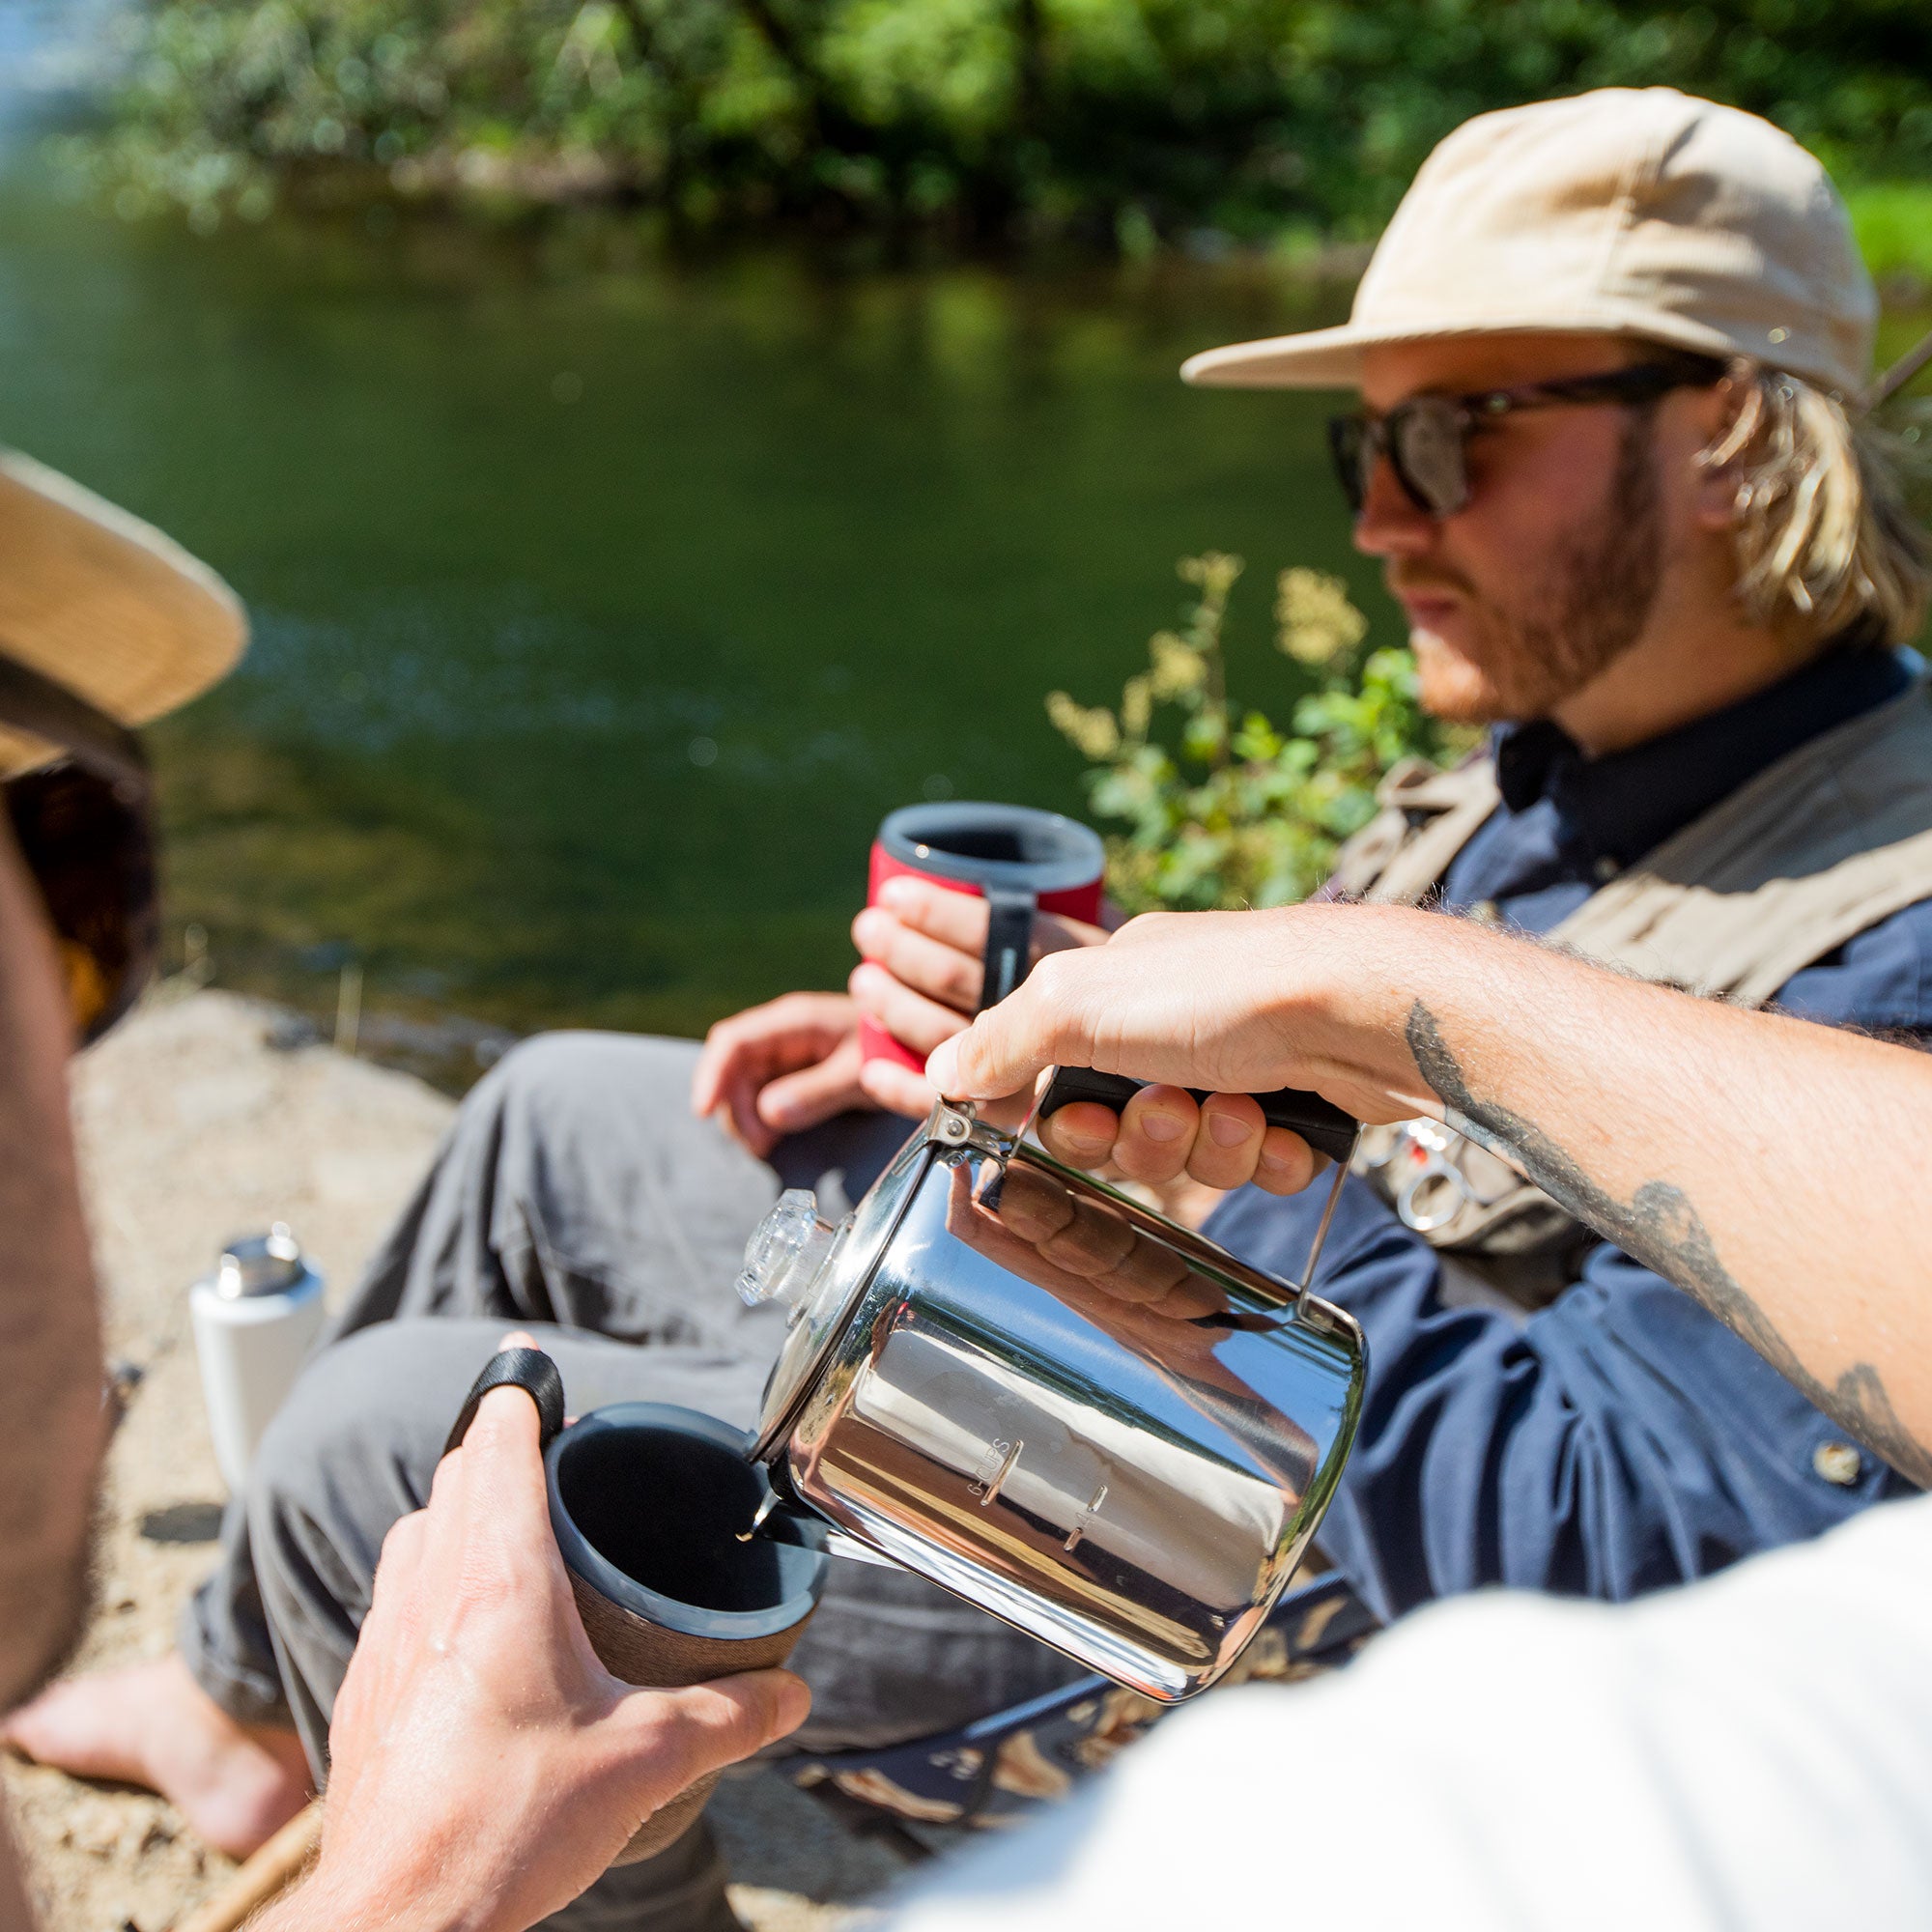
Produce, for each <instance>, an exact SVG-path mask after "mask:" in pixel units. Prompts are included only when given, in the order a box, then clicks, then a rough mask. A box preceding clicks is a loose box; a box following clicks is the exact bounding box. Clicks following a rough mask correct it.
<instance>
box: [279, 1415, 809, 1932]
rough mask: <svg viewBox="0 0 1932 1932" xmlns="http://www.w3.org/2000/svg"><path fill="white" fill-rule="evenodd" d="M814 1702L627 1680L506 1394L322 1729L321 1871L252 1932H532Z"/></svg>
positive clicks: (533, 1426) (392, 1574)
mask: <svg viewBox="0 0 1932 1932" xmlns="http://www.w3.org/2000/svg"><path fill="white" fill-rule="evenodd" d="M809 1706H810V1697H809V1695H808V1693H807V1691H806V1689H805V1687H804V1685H802V1684H801V1683H800V1682H799V1681H798V1679H797V1678H795V1677H793V1676H791V1675H789V1673H787V1672H785V1671H781V1670H760V1671H752V1672H748V1673H747V1674H745V1675H743V1676H739V1677H728V1678H725V1679H722V1680H720V1681H719V1682H717V1683H714V1684H700V1685H696V1686H695V1687H693V1688H692V1689H690V1690H636V1689H634V1688H633V1687H632V1686H630V1685H628V1684H625V1683H622V1682H620V1681H619V1680H618V1679H617V1678H615V1677H612V1676H611V1674H610V1672H609V1671H607V1670H606V1669H605V1668H604V1666H603V1665H602V1664H601V1663H600V1662H598V1661H597V1656H596V1653H595V1652H594V1651H592V1649H591V1648H590V1641H589V1639H588V1638H587V1637H586V1636H585V1635H584V1634H583V1625H582V1621H581V1620H580V1618H579V1616H578V1613H577V1606H576V1604H575V1602H574V1601H573V1599H572V1597H571V1593H570V1584H569V1580H568V1577H567V1576H566V1573H565V1571H564V1567H563V1561H562V1558H561V1557H560V1556H559V1555H558V1554H557V1549H556V1544H555V1542H554V1538H553V1537H552V1534H551V1527H550V1516H549V1511H548V1507H547V1504H546V1500H545V1492H544V1474H543V1463H542V1459H541V1457H540V1456H539V1454H538V1449H537V1415H536V1409H535V1407H534V1406H532V1404H531V1402H530V1400H529V1398H528V1397H527V1396H526V1395H525V1394H524V1393H523V1392H522V1391H520V1390H517V1389H497V1390H494V1391H493V1392H492V1393H491V1394H489V1395H488V1396H486V1397H485V1398H484V1399H483V1403H482V1406H480V1407H479V1408H478V1409H477V1412H476V1419H475V1421H474V1422H473V1423H472V1424H471V1425H470V1428H469V1435H467V1436H466V1437H465V1439H464V1444H463V1447H462V1448H461V1449H459V1450H457V1451H456V1452H455V1453H454V1454H452V1455H450V1456H447V1457H445V1458H444V1459H443V1462H442V1463H441V1466H440V1468H439V1469H438V1470H437V1473H436V1481H435V1485H434V1487H433V1489H432V1490H431V1492H430V1501H429V1507H428V1508H427V1509H425V1510H419V1511H418V1512H417V1513H416V1514H415V1515H413V1516H409V1517H405V1518H404V1519H403V1520H402V1521H400V1522H399V1523H397V1524H396V1526H395V1527H394V1528H393V1529H392V1530H391V1531H390V1532H389V1535H388V1539H387V1541H386V1542H385V1543H384V1546H383V1560H382V1563H381V1566H380V1567H379V1568H378V1570H377V1573H376V1589H375V1597H374V1601H373V1602H372V1604H371V1605H370V1609H369V1614H368V1617H367V1618H366V1619H365V1620H364V1622H363V1625H362V1632H361V1635H360V1637H359V1639H358V1640H357V1643H356V1646H355V1657H354V1659H353V1660H352V1661H351V1663H350V1666H349V1675H348V1677H347V1678H346V1679H345V1680H344V1682H343V1686H342V1690H341V1694H340V1695H339V1696H338V1698H337V1699H336V1705H335V1714H334V1720H333V1723H332V1724H331V1726H330V1730H329V1752H330V1758H331V1770H330V1776H329V1781H328V1798H327V1811H326V1814H325V1817H326V1823H325V1825H324V1830H323V1841H322V1857H321V1861H320V1862H319V1863H318V1865H317V1867H316V1871H315V1874H314V1876H313V1877H312V1878H311V1879H310V1880H309V1882H308V1883H307V1884H306V1885H305V1886H303V1887H302V1888H301V1889H299V1890H298V1892H296V1893H294V1894H293V1895H292V1896H291V1897H290V1898H289V1899H288V1900H287V1901H286V1903H284V1904H283V1905H281V1906H279V1907H277V1908H275V1909H274V1910H273V1911H271V1912H270V1914H269V1915H268V1917H267V1918H263V1919H261V1920H258V1921H257V1932H325V1928H326V1932H346V1929H347V1928H359V1927H363V1926H377V1925H395V1926H408V1927H411V1928H417V1927H422V1928H430V1927H458V1926H460V1927H463V1928H465V1932H520V1928H522V1927H524V1926H527V1925H530V1924H533V1923H534V1922H535V1921H536V1920H537V1919H539V1918H545V1917H547V1916H548V1915H549V1914H551V1913H553V1912H554V1911H556V1910H557V1908H558V1907H560V1906H562V1905H563V1904H565V1903H566V1902H567V1901H568V1900H570V1899H572V1898H574V1897H576V1895H577V1894H578V1893H579V1892H580V1891H582V1889H583V1888H584V1887H585V1886H586V1885H588V1884H589V1883H590V1882H591V1880H592V1879H594V1878H596V1877H597V1876H598V1875H599V1874H600V1873H602V1872H603V1871H604V1870H605V1868H606V1867H607V1866H608V1865H609V1864H610V1862H611V1859H612V1858H614V1857H615V1856H616V1854H617V1853H618V1852H619V1851H620V1850H621V1849H622V1848H623V1846H624V1844H625V1842H626V1841H627V1840H628V1839H629V1838H630V1836H631V1834H632V1833H633V1832H635V1831H636V1830H637V1828H638V1827H639V1825H640V1824H641V1823H642V1822H643V1820H644V1819H645V1818H647V1817H649V1816H650V1814H651V1813H652V1812H653V1811H655V1810H657V1809H658V1808H659V1806H661V1805H663V1804H666V1803H668V1801H669V1800H670V1799H672V1798H674V1797H675V1796H676V1795H677V1794H678V1793H679V1792H680V1791H682V1790H683V1789H684V1788H685V1786H686V1785H688V1784H690V1783H691V1782H692V1781H693V1779H695V1778H696V1777H698V1776H702V1775H703V1774H704V1773H706V1772H710V1771H716V1770H718V1769H719V1768H720V1767H722V1766H724V1765H727V1764H731V1763H734V1762H735V1761H736V1760H738V1759H740V1758H744V1757H749V1756H750V1755H751V1754H752V1753H753V1751H755V1750H758V1749H760V1748H762V1747H764V1746H765V1745H767V1744H769V1743H771V1742H772V1741H773V1740H774V1739H775V1738H780V1737H782V1736H783V1735H784V1734H785V1733H786V1732H787V1731H790V1730H793V1729H795V1728H796V1726H797V1725H798V1724H799V1723H800V1722H801V1721H802V1720H803V1719H804V1717H805V1715H806V1712H807V1709H808V1708H809Z"/></svg>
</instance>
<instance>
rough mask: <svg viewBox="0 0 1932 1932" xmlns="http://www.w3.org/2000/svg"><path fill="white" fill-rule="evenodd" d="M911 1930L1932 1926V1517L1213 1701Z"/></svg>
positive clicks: (1425, 1619) (1652, 1931)
mask: <svg viewBox="0 0 1932 1932" xmlns="http://www.w3.org/2000/svg"><path fill="white" fill-rule="evenodd" d="M892 1922H893V1928H894V1932H969V1928H970V1932H1134V1928H1139V1927H1147V1928H1153V1927H1160V1928H1163V1932H1170V1928H1181V1927H1188V1928H1191V1927H1197V1926H1203V1927H1205V1926H1214V1927H1236V1926H1241V1927H1246V1926H1275V1925H1279V1926H1284V1927H1287V1926H1293V1927H1295V1928H1297V1932H1299V1928H1302V1927H1345V1928H1349V1932H1358V1928H1359V1932H1376V1928H1381V1927H1389V1928H1395V1927H1401V1928H1403V1932H1414V1928H1417V1927H1428V1928H1429V1932H1458V1928H1463V1927H1472V1928H1473V1927H1482V1928H1491V1927H1512V1928H1514V1927H1523V1928H1538V1932H1542V1928H1548V1927H1554V1926H1560V1927H1563V1928H1565V1932H1569V1928H1597V1927H1602V1928H1604V1932H1638V1928H1641V1932H1718V1928H1720V1927H1721V1928H1724V1929H1725V1932H1736V1928H1751V1932H1786V1928H1789V1932H1819V1928H1822V1927H1832V1926H1856V1927H1859V1928H1861V1932H1882V1928H1887V1927H1892V1926H1914V1927H1924V1926H1932V1497H1926V1498H1924V1499H1915V1500H1913V1501H1910V1502H1900V1503H1894V1504H1890V1505H1887V1506H1884V1507H1881V1508H1879V1509H1875V1510H1873V1511H1871V1512H1869V1513H1867V1514H1866V1515H1865V1516H1863V1517H1861V1518H1860V1519H1859V1520H1856V1521H1854V1522H1851V1523H1848V1524H1847V1525H1845V1526H1844V1527H1843V1528H1841V1529H1838V1530H1835V1531H1833V1533H1832V1534H1831V1535H1829V1536H1827V1537H1824V1538H1821V1539H1820V1540H1819V1541H1818V1542H1816V1543H1813V1544H1809V1545H1805V1546H1803V1547H1800V1548H1792V1549H1787V1550H1780V1551H1777V1552H1776V1553H1775V1554H1772V1555H1769V1556H1762V1557H1758V1558H1756V1559H1754V1560H1753V1561H1750V1562H1748V1563H1745V1564H1741V1565H1739V1566H1738V1567H1737V1568H1736V1569H1734V1570H1731V1571H1729V1572H1727V1573H1725V1574H1724V1575H1722V1576H1720V1577H1715V1578H1713V1579H1712V1580H1711V1581H1709V1582H1705V1583H1699V1584H1694V1585H1691V1586H1690V1587H1688V1588H1685V1589H1680V1590H1675V1591H1670V1592H1666V1593H1663V1594H1662V1595H1659V1596H1657V1597H1654V1598H1649V1599H1646V1600H1645V1601H1643V1602H1642V1603H1639V1604H1636V1605H1628V1606H1612V1605H1595V1604H1577V1603H1568V1602H1558V1601H1554V1600H1551V1599H1547V1598H1537V1597H1532V1596H1528V1595H1518V1594H1507V1595H1505V1594H1502V1593H1494V1594H1485V1595H1481V1596H1477V1597H1470V1598H1464V1599H1462V1600H1459V1601H1458V1602H1455V1603H1452V1604H1444V1605H1436V1606H1435V1607H1432V1608H1430V1609H1427V1610H1424V1611H1421V1612H1419V1613H1417V1614H1416V1615H1414V1616H1412V1617H1410V1618H1409V1619H1407V1620H1406V1622H1404V1623H1403V1624H1402V1625H1401V1626H1400V1627H1398V1628H1397V1629H1396V1630H1394V1631H1392V1632H1390V1633H1389V1634H1386V1635H1384V1636H1381V1637H1378V1639H1377V1640H1376V1641H1375V1642H1374V1643H1373V1644H1371V1645H1370V1647H1369V1649H1368V1650H1367V1651H1366V1652H1365V1653H1364V1654H1363V1656H1362V1657H1361V1659H1360V1660H1359V1661H1358V1662H1356V1663H1354V1664H1353V1665H1351V1666H1350V1668H1349V1669H1348V1670H1346V1671H1344V1672H1342V1673H1339V1674H1337V1675H1336V1676H1334V1677H1332V1678H1327V1679H1324V1680H1321V1682H1319V1683H1316V1684H1312V1685H1308V1686H1304V1687H1300V1688H1293V1689H1282V1688H1278V1687H1276V1688H1269V1687H1254V1688H1250V1689H1247V1690H1234V1691H1229V1692H1226V1693H1223V1694H1221V1695H1218V1696H1209V1697H1208V1699H1207V1700H1206V1701H1205V1702H1204V1703H1202V1704H1201V1705H1199V1706H1197V1707H1196V1708H1195V1709H1193V1710H1191V1711H1184V1712H1181V1713H1179V1714H1178V1715H1177V1716H1176V1717H1175V1718H1173V1719H1170V1720H1169V1721H1168V1722H1167V1723H1166V1724H1164V1725H1163V1726H1162V1727H1161V1728H1160V1729H1159V1730H1158V1731H1157V1732H1156V1733H1155V1734H1154V1736H1153V1737H1152V1738H1151V1739H1150V1740H1149V1742H1148V1743H1147V1744H1146V1745H1144V1746H1142V1747H1139V1748H1137V1749H1136V1750H1134V1751H1132V1752H1131V1753H1129V1754H1128V1755H1127V1756H1126V1757H1124V1758H1123V1759H1122V1761H1121V1765H1120V1768H1119V1769H1118V1770H1117V1771H1116V1772H1115V1773H1114V1774H1113V1775H1112V1776H1109V1777H1107V1778H1105V1779H1102V1780H1100V1781H1099V1782H1097V1783H1096V1784H1095V1785H1094V1786H1093V1787H1091V1788H1090V1790H1089V1791H1088V1792H1086V1793H1085V1794H1083V1795H1082V1796H1081V1797H1079V1798H1078V1799H1076V1800H1075V1801H1073V1803H1072V1804H1069V1805H1067V1806H1066V1807H1065V1809H1064V1810H1063V1811H1061V1812H1059V1813H1058V1814H1056V1815H1054V1816H1052V1817H1051V1818H1049V1819H1047V1820H1045V1821H1043V1822H1042V1823H1041V1824H1039V1825H1037V1826H1035V1827H1033V1828H1031V1829H1029V1830H1027V1831H1024V1832H1021V1833H1015V1834H1014V1836H1013V1837H1011V1838H1009V1839H1004V1840H1001V1841H999V1842H997V1843H996V1844H995V1845H994V1846H992V1847H991V1848H989V1849H988V1850H987V1851H985V1852H983V1853H980V1854H977V1855H976V1856H974V1857H973V1858H970V1859H968V1860H965V1861H962V1862H961V1863H960V1864H959V1865H958V1866H957V1867H956V1868H954V1869H953V1870H952V1872H951V1873H950V1874H948V1875H946V1876H945V1877H943V1878H942V1879H941V1880H940V1881H939V1882H938V1883H937V1884H936V1885H935V1886H934V1887H933V1888H932V1889H930V1890H929V1891H926V1892H923V1893H921V1894H919V1895H917V1896H915V1897H914V1898H913V1899H912V1900H911V1901H910V1902H909V1903H908V1905H907V1906H906V1908H905V1909H904V1911H903V1914H902V1916H900V1917H897V1918H895V1919H894V1920H893V1921H892Z"/></svg>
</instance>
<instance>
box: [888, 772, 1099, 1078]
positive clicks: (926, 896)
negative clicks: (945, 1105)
mask: <svg viewBox="0 0 1932 1932" xmlns="http://www.w3.org/2000/svg"><path fill="white" fill-rule="evenodd" d="M1105 869H1106V850H1105V848H1104V846H1103V845H1102V844H1101V842H1100V840H1099V838H1098V837H1097V836H1096V835H1095V834H1094V832H1093V831H1092V830H1090V829H1089V828H1088V827H1087V826H1084V825H1081V824H1078V823H1076V822H1075V821H1074V820H1072V819H1070V818H1063V817H1061V816H1060V814H1059V813H1057V812H1051V811H1037V810H1032V809H1030V808H1028V807H1026V806H1010V805H981V804H971V803H964V802H958V803H949V804H942V805H923V806H908V807H906V808H905V809H904V810H899V811H895V812H893V813H892V814H891V815H890V816H889V817H888V818H887V819H886V821H885V823H884V824H883V825H881V826H880V828H879V836H878V838H876V839H875V840H874V841H873V845H872V853H871V863H870V881H869V892H868V895H867V910H866V912H864V913H862V914H861V915H860V916H859V918H858V919H857V920H856V921H855V922H854V923H853V927H852V936H853V940H854V942H855V943H856V945H857V946H858V948H859V952H860V953H861V955H862V958H863V961H864V963H863V964H861V966H860V967H859V968H858V970H857V971H856V972H855V973H854V974H853V976H852V979H851V981H850V984H851V990H852V994H853V997H854V998H855V999H856V1000H857V1002H858V1004H859V1007H860V1010H861V1013H862V1015H863V1017H862V1019H861V1022H860V1028H859V1039H860V1046H861V1050H862V1053H863V1055H864V1061H865V1065H864V1067H863V1068H862V1071H861V1075H860V1081H861V1085H862V1086H863V1088H864V1090H865V1091H866V1093H867V1094H868V1095H869V1096H870V1097H871V1098H872V1099H873V1100H874V1101H876V1102H877V1103H878V1104H879V1105H881V1106H884V1107H889V1108H891V1109H893V1110H894V1111H895V1112H898V1113H906V1114H920V1113H923V1112H924V1111H926V1109H927V1108H929V1107H930V1105H931V1104H932V1097H933V1096H932V1090H931V1088H930V1087H929V1086H928V1085H927V1084H926V1082H925V1080H924V1078H923V1071H924V1065H925V1057H926V1055H927V1054H928V1053H929V1052H931V1050H932V1048H933V1047H935V1046H936V1045H938V1043H939V1042H940V1041H941V1040H942V1039H948V1038H950V1037H952V1035H953V1034H954V1033H956V1032H957V1031H958V1030H959V1029H960V1027H961V1026H963V1025H964V1024H965V1022H966V1021H967V1020H969V1019H970V1018H971V1017H972V1016H973V1014H975V1013H976V1012H979V1011H980V1010H982V1009H984V1008H986V1007H990V1006H996V1005H998V1004H999V1002H1000V1001H1001V1000H1003V999H1005V998H1006V997H1007V995H1008V994H1009V993H1010V992H1011V991H1012V990H1013V988H1014V987H1015V986H1017V985H1018V984H1019V983H1020V981H1021V980H1024V979H1025V978H1026V976H1027V974H1028V973H1029V972H1030V971H1031V970H1032V966H1033V962H1034V961H1035V959H1037V957H1038V956H1039V955H1040V954H1041V953H1043V952H1056V951H1060V950H1062V949H1064V948H1065V947H1068V946H1081V945H1093V944H1095V943H1097V942H1099V941H1101V940H1103V939H1104V938H1105V937H1106V934H1105V932H1104V931H1103V930H1102V929H1101V928H1100V927H1099V926H1098V925H1097V924H1096V923H1094V922H1095V921H1097V920H1098V918H1099V917H1100V909H1101V895H1102V891H1103V874H1104V872H1105ZM900 1076H903V1077H900Z"/></svg>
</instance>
